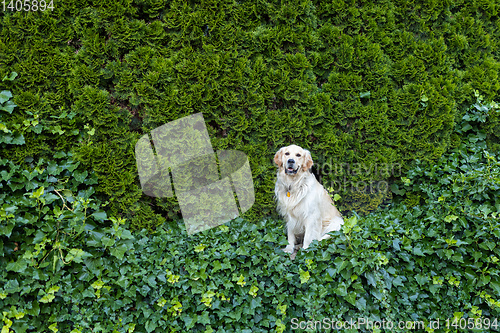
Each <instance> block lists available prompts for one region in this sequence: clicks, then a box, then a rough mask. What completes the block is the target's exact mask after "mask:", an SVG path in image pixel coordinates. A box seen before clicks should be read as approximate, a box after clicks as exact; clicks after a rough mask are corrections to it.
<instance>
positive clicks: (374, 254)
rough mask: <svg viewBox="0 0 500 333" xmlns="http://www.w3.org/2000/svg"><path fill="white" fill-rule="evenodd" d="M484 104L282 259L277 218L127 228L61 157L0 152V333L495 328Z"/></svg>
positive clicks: (491, 168) (498, 309)
mask: <svg viewBox="0 0 500 333" xmlns="http://www.w3.org/2000/svg"><path fill="white" fill-rule="evenodd" d="M494 106H495V105H491V104H486V105H483V104H482V103H481V101H480V100H478V103H477V104H476V105H475V106H473V107H472V108H471V110H469V112H468V113H467V114H466V116H465V117H464V120H463V122H462V123H461V124H459V125H458V127H457V133H459V134H460V135H461V138H462V141H461V144H460V145H459V147H458V148H457V149H455V150H454V151H451V152H450V153H449V154H447V155H446V156H443V157H442V158H441V159H440V160H439V161H438V162H437V163H436V164H435V165H425V164H423V163H416V165H415V168H413V169H412V170H411V171H410V172H409V173H408V174H407V175H406V177H403V179H402V180H403V182H402V184H401V185H400V186H397V187H395V188H394V190H395V192H397V193H398V194H400V195H401V198H402V199H401V200H400V201H401V202H397V200H396V201H395V202H394V203H393V204H392V205H391V206H389V207H387V208H385V209H383V210H379V211H377V212H375V213H373V214H370V215H368V216H366V217H359V216H357V215H356V214H353V215H352V216H351V217H349V218H347V219H346V223H345V225H344V228H343V231H341V232H335V233H333V234H332V235H333V238H332V239H330V240H327V241H324V242H322V243H318V242H313V244H312V245H311V247H310V249H309V250H308V251H299V253H298V255H297V257H296V258H295V260H293V261H292V260H290V258H289V256H288V255H286V254H285V253H283V252H282V251H281V250H280V249H281V248H282V247H284V246H285V245H286V239H285V236H284V230H283V225H282V224H283V222H282V221H276V220H262V221H260V222H259V223H249V222H247V221H245V220H243V219H236V220H234V221H232V222H231V223H228V224H227V225H223V226H219V227H217V228H214V229H211V230H208V231H205V232H202V233H199V234H195V235H193V236H188V235H187V234H186V233H185V231H184V227H183V225H182V222H179V226H170V228H169V227H167V225H165V226H164V227H163V228H159V229H158V230H157V231H156V233H155V234H148V233H147V232H146V231H143V232H138V233H133V234H132V233H130V232H129V231H128V230H127V229H126V226H127V222H126V221H125V220H123V219H122V218H121V217H119V216H107V214H106V203H102V202H100V201H99V200H97V199H96V198H94V191H93V188H92V185H94V184H95V182H96V179H95V176H94V175H92V174H89V173H88V172H87V171H85V170H80V169H79V164H78V163H75V162H73V161H72V156H71V154H69V153H68V154H66V153H57V154H54V156H53V160H50V161H44V160H39V161H36V163H35V162H34V161H27V163H26V166H20V165H15V164H14V163H12V162H11V161H8V160H6V159H0V177H1V178H0V179H1V182H0V188H1V194H0V266H1V267H2V269H1V270H0V286H1V287H0V311H1V316H2V320H3V328H2V333H6V332H12V331H14V332H57V331H59V332H72V333H76V332H188V331H189V332H248V333H250V332H289V331H292V330H294V329H297V330H298V331H301V330H302V329H304V330H306V331H314V328H316V329H317V330H319V329H320V328H321V329H328V328H331V327H332V325H334V327H339V328H341V330H342V331H345V332H379V331H396V332H397V331H400V332H407V331H433V330H434V331H436V332H446V331H464V330H465V329H468V330H469V331H474V330H475V331H500V330H499V327H498V325H500V323H498V320H499V318H500V297H499V296H498V295H499V294H500V277H499V273H500V270H499V262H500V259H499V258H500V255H499V251H498V245H497V244H498V243H499V241H500V222H499V216H498V215H499V213H498V212H499V211H500V201H499V199H498V198H499V197H500V163H499V161H498V157H497V156H496V155H495V154H494V153H492V152H488V149H487V146H486V143H485V141H484V139H485V135H484V133H482V131H481V126H480V125H481V119H483V116H484V114H487V113H488V112H493V111H494ZM363 323H365V324H368V325H362V324H363ZM370 325H371V326H370ZM470 328H473V329H470Z"/></svg>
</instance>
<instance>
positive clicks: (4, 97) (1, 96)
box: [0, 90, 12, 104]
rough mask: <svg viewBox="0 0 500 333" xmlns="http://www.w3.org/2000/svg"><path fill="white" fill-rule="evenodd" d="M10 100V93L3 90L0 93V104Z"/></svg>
mask: <svg viewBox="0 0 500 333" xmlns="http://www.w3.org/2000/svg"><path fill="white" fill-rule="evenodd" d="M11 98H12V93H11V92H10V91H8V90H3V91H2V92H0V104H3V103H5V102H7V101H8V100H9V99H11Z"/></svg>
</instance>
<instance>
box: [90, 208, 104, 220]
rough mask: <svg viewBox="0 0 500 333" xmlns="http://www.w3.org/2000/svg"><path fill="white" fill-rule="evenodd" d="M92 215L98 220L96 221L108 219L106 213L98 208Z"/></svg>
mask: <svg viewBox="0 0 500 333" xmlns="http://www.w3.org/2000/svg"><path fill="white" fill-rule="evenodd" d="M92 216H93V217H94V218H95V219H96V220H98V221H101V222H102V221H105V220H107V219H108V216H107V215H106V212H105V211H103V210H99V211H97V212H94V213H92Z"/></svg>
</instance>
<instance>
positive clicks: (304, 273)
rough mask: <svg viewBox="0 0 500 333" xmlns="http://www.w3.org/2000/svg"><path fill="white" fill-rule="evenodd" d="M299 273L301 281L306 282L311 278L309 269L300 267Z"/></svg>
mask: <svg viewBox="0 0 500 333" xmlns="http://www.w3.org/2000/svg"><path fill="white" fill-rule="evenodd" d="M299 274H300V283H306V282H307V281H309V279H310V278H311V274H310V273H309V271H303V270H302V269H300V270H299Z"/></svg>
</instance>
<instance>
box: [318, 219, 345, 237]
mask: <svg viewBox="0 0 500 333" xmlns="http://www.w3.org/2000/svg"><path fill="white" fill-rule="evenodd" d="M342 224H344V219H342V218H341V217H340V216H335V217H334V218H333V219H332V220H331V221H330V223H329V224H328V226H327V227H326V228H325V230H324V231H323V235H322V237H321V238H320V240H323V239H328V238H330V235H328V233H329V232H332V231H337V230H340V228H342Z"/></svg>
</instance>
